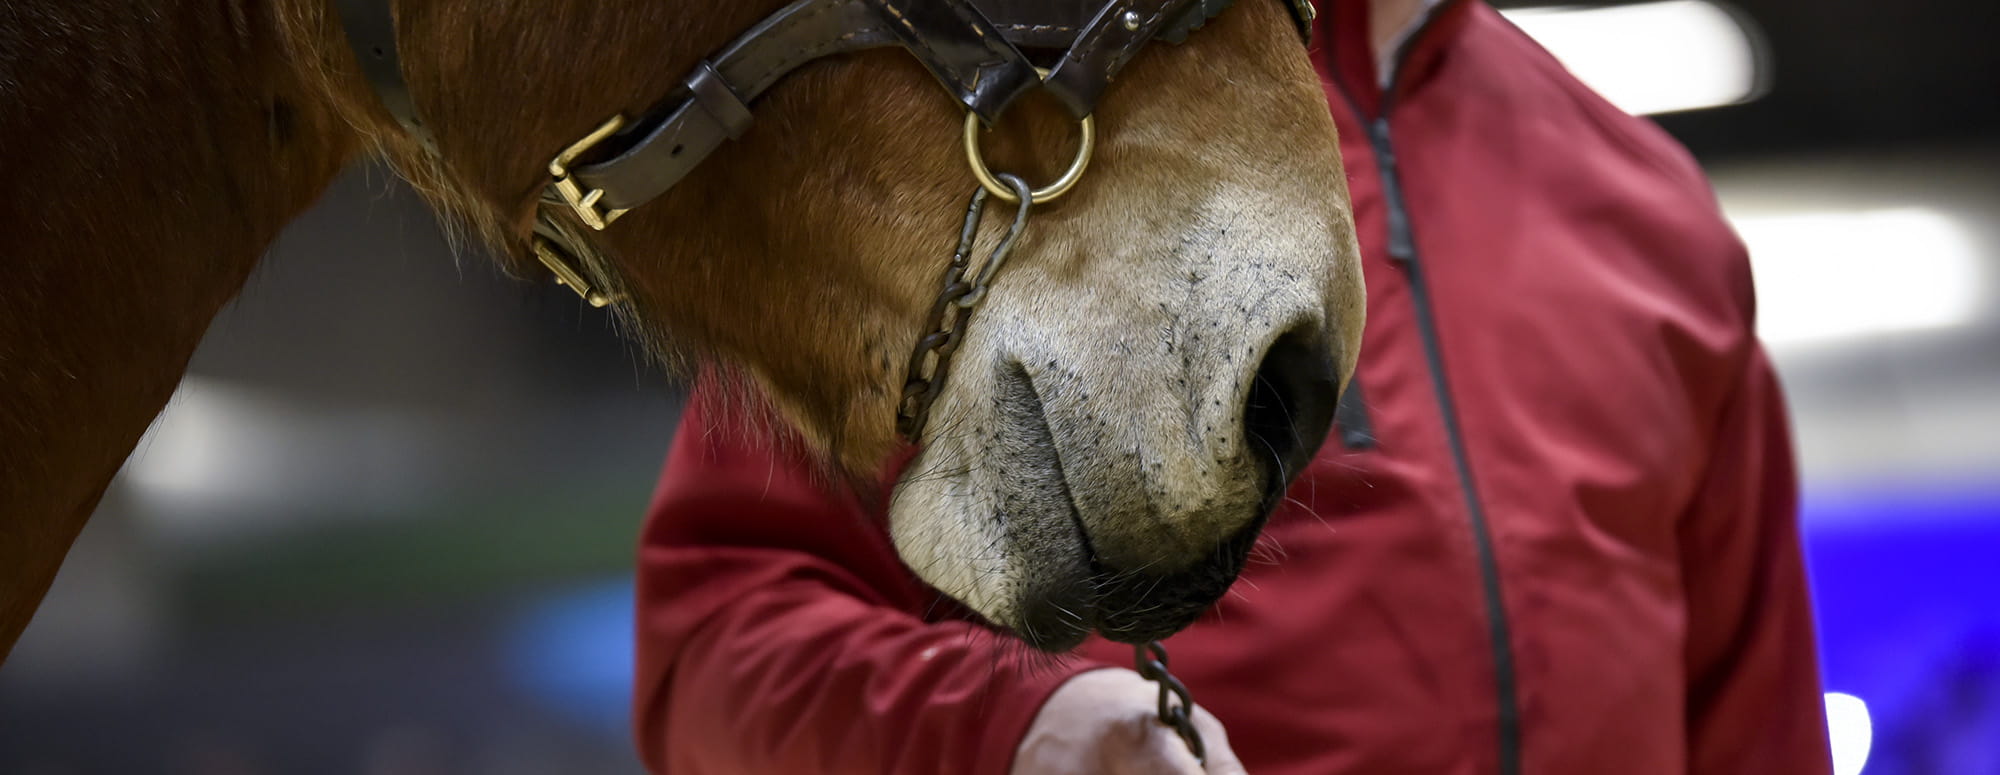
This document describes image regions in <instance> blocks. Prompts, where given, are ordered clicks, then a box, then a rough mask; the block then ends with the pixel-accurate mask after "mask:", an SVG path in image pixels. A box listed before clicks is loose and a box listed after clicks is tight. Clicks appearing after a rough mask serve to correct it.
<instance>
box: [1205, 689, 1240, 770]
mask: <svg viewBox="0 0 2000 775" xmlns="http://www.w3.org/2000/svg"><path fill="white" fill-rule="evenodd" d="M1194 730H1195V731H1196V732H1199V733H1201V742H1202V747H1204V748H1206V749H1208V762H1207V766H1208V769H1206V770H1204V772H1206V773H1207V775H1249V773H1248V771H1246V770H1244V769H1243V761H1242V760H1240V759H1238V758H1236V750H1235V749H1233V748H1230V747H1229V733H1228V732H1227V731H1226V730H1224V729H1223V728H1222V721H1221V720H1220V719H1217V718H1216V717H1215V714H1212V713H1209V712H1208V711H1207V710H1206V709H1204V708H1202V707H1201V706H1199V705H1197V706H1195V709H1194Z"/></svg>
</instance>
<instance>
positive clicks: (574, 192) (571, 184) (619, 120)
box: [537, 116, 625, 306]
mask: <svg viewBox="0 0 2000 775" xmlns="http://www.w3.org/2000/svg"><path fill="white" fill-rule="evenodd" d="M624 126H625V117H624V116H612V117H611V120H609V121H606V122H604V123H603V124H601V125H599V126H598V127H597V128H596V129H593V130H591V132H590V134H587V135H584V136H583V139H581V140H578V141H576V142H575V143H572V144H570V146H569V147H568V148H564V149H563V150H562V153H558V154H556V157H555V158H554V159H551V160H550V161H549V175H550V176H551V177H553V178H555V181H554V184H553V185H555V187H556V193H557V194H559V195H561V196H562V198H563V201H564V202H566V203H568V204H569V209H570V210H572V211H574V212H575V213H576V217H577V218H579V219H581V220H582V221H583V225H585V226H589V227H590V228H592V229H595V230H597V231H604V227H606V226H609V225H611V222H612V221H615V220H618V216H621V215H624V214H625V211H624V210H599V209H598V208H597V200H598V199H601V198H603V197H604V189H601V188H593V189H591V190H589V191H584V190H583V187H582V186H579V185H577V184H576V180H575V179H573V178H571V177H570V176H569V165H570V162H573V161H576V157H578V156H582V155H583V152H584V151H588V150H590V147H591V146H593V145H596V144H597V143H598V141H600V140H603V139H604V138H606V137H610V136H611V134H612V133H613V132H616V131H618V130H619V129H622V128H624ZM537 253H539V251H537ZM542 261H543V263H547V262H548V259H546V258H544V259H542ZM551 268H553V267H551ZM556 274H558V275H560V274H562V273H561V272H557V273H556ZM572 274H574V273H572ZM598 306H603V305H598Z"/></svg>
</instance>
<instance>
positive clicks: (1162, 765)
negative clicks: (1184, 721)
mask: <svg viewBox="0 0 2000 775" xmlns="http://www.w3.org/2000/svg"><path fill="white" fill-rule="evenodd" d="M1145 730H1146V733H1145V737H1144V738H1142V739H1141V740H1140V741H1139V746H1138V750H1136V751H1134V753H1135V754H1136V755H1135V756H1133V757H1132V764H1133V765H1134V766H1133V767H1132V769H1131V772H1133V773H1135V775H1137V774H1139V773H1143V774H1144V775H1154V773H1160V774H1161V775H1204V770H1203V769H1202V766H1201V760H1200V759H1196V758H1194V752H1193V751H1189V750H1188V747H1187V743H1186V742H1184V741H1182V740H1181V737H1180V735H1178V734H1175V733H1174V730H1173V727H1169V726H1167V725H1165V724H1162V723H1160V722H1158V721H1157V720H1152V719H1148V720H1147V721H1146V726H1145Z"/></svg>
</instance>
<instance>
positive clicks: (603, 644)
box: [0, 0, 2000, 775]
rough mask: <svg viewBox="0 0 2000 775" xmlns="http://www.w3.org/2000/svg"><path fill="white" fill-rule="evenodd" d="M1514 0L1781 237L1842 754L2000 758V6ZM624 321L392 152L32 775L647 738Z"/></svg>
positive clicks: (14, 667) (280, 769) (325, 233)
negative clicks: (635, 694) (524, 262)
mask: <svg viewBox="0 0 2000 775" xmlns="http://www.w3.org/2000/svg"><path fill="white" fill-rule="evenodd" d="M1499 5H1501V6H1502V7H1503V8H1504V9H1506V10H1507V12H1508V13H1509V15H1510V16H1511V17H1512V18H1514V19H1515V21H1516V22H1517V23H1518V24H1520V25H1522V26H1523V28H1524V29H1527V30H1528V31H1529V32H1530V34H1533V35H1535V36H1536V37H1537V38H1538V39H1540V40H1542V41H1543V42H1544V44H1545V45H1547V46H1548V47H1549V48H1550V49H1551V50H1552V51H1554V52H1555V53H1556V54H1557V55H1558V57H1560V58H1561V59H1563V61H1564V62H1565V63H1566V64H1567V65H1569V66H1570V68H1571V69H1572V70H1573V71H1575V72H1577V73H1578V74H1579V75H1580V76H1581V77H1583V78H1584V80H1585V81H1586V82H1588V83H1590V84H1592V85H1593V86H1594V87H1596V88H1598V89H1599V90H1600V91H1601V92H1603V93H1605V94H1606V96H1608V97H1610V98H1611V99H1612V100H1613V101H1614V102H1617V103H1618V104H1620V105H1621V106H1624V107H1626V108H1627V109H1628V110H1632V111H1634V112H1639V113H1647V114H1652V115H1654V116H1655V118H1656V120H1658V121H1659V122H1660V123H1661V124H1662V125H1663V126H1665V127H1666V128H1667V129H1668V130H1669V131H1671V132H1672V133H1673V134H1674V135H1675V136H1677V137H1679V138H1680V139H1681V140H1682V141H1683V142H1685V143H1686V144H1687V145H1688V146H1689V147H1690V148H1691V149H1693V151H1694V152H1695V154H1696V155H1697V156H1698V157H1699V158H1700V159H1701V160H1702V162H1703V164H1704V165H1705V166H1706V167H1707V168H1708V171H1709V173H1710V174H1711V176H1712V177H1713V180H1714V183H1715V186H1716V188H1717V191H1718V193H1719V194H1720V196H1721V200H1722V202H1723V205H1724V207H1725V209H1726V210H1727V211H1728V213H1729V215H1730V217H1731V219H1732V220H1733V221H1734V222H1735V224H1736V226H1737V229H1738V231H1739V232H1740V233H1741V234H1742V235H1743V237H1744V239H1745V240H1746V241H1747V242H1748V243H1749V245H1750V248H1751V255H1752V259H1753V262H1754V265H1755V266H1754V269H1755V271H1756V275H1757V281H1758V290H1759V293H1760V297H1761V301H1760V305H1761V312H1760V314H1761V317H1762V326H1763V331H1762V333H1763V334H1764V336H1765V337H1766V339H1767V341H1768V342H1769V343H1770V346H1771V348H1772V351H1773V353H1774V354H1775V357H1776V359H1777V361H1778V365H1779V367H1780V370H1781V372H1782V373H1783V377H1784V379H1785V382H1786V387H1787V389H1788V390H1789V392H1790V397H1791V401H1792V410H1793V419H1794V424H1795V427H1796V431H1797V437H1798V444H1799V450H1800V454H1801V458H1802V465H1803V468H1804V477H1805V506H1804V514H1803V524H1804V530H1805V536H1806V542H1807V552H1808V560H1809V563H1810V570H1811V574H1812V580H1813V585H1814V590H1815V595H1816V597H1817V599H1818V603H1819V621H1820V628H1821V639H1822V643H1823V649H1824V657H1823V659H1824V663H1825V664H1824V671H1825V674H1826V679H1827V681H1826V688H1827V691H1828V696H1827V708H1828V714H1829V720H1830V722H1831V724H1832V735H1833V738H1834V746H1835V752H1836V759H1837V760H1838V764H1839V771H1840V772H1841V773H1842V774H1843V775H1853V774H1854V773H1860V772H1864V771H1865V772H1867V773H1869V774H1870V775H1897V774H1911V775H1914V774H1931V773H1952V774H1953V775H1963V774H1966V773H2000V336H1996V334H2000V304H1996V303H1995V302H1996V300H2000V46H1994V45H1992V44H1991V36H1992V35H1993V33H1994V31H1995V30H2000V24H1996V22H2000V11H1996V7H1995V6H1993V5H1991V4H1989V3H1980V2H1952V1H1950V0H1903V1H1902V2H1897V3H1881V2H1874V1H1873V0H1742V1H1741V2H1740V3H1738V4H1735V5H1730V6H1721V5H1716V4H1713V3H1709V2H1701V1H1699V0H1669V1H1668V2H1649V3H1593V4H1584V5H1573V6H1564V7H1561V8H1532V7H1530V5H1531V4H1527V3H1512V2H1503V3H1499ZM357 310H365V311H366V314H357V312H356V311H357ZM607 320H608V319H607V318H606V317H605V316H603V315H601V314H599V313H596V312H593V311H591V310H588V309H587V308H584V307H582V306H581V305H580V304H579V303H578V302H577V300H576V299H575V297H574V296H573V295H571V294H570V293H569V292H568V291H567V290H564V289H562V288H559V287H555V286H553V285H547V284H541V283H523V282H516V281H511V280H506V279H503V278H500V277H498V276H497V273H496V271H495V270H494V269H493V268H492V265H491V264H490V263H489V262H487V261H485V260H484V259H483V258H482V257H479V256H464V257H462V258H458V259H454V258H453V257H452V255H451V253H450V251H449V250H448V249H447V248H446V246H445V244H444V242H443V240H442V238H441V237H440V235H439V233H438V231H437V228H436V225H435V224H434V223H433V222H432V220H431V218H430V216H429V214H428V213H427V211H426V210H425V209H424V207H423V205H422V203H421V202H419V201H418V200H417V199H416V197H415V196H414V195H412V194H410V193H409V192H408V191H406V190H405V189H403V188H401V187H400V185H398V184H396V183H395V182H394V181H393V180H391V179H390V178H389V176H387V175H386V174H385V173H383V172H382V171H381V170H379V169H376V168H362V169H357V170H354V171H352V173H351V174H350V175H349V176H347V177H346V178H345V179H343V180H342V181H341V182H340V183H338V184H337V185H336V186H335V187H334V188H333V189H332V190H331V191H330V192H329V193H328V194H327V196H326V198H325V200H324V201H323V202H322V203H321V204H320V205H319V206H318V207H317V208H316V209H314V210H313V211H312V212H310V213H308V214H307V215H306V216H305V217H304V218H302V219H300V220H299V221H298V222H297V223H295V224H294V225H293V226H292V227H291V229H290V230H289V231H288V232H287V233H286V235H285V236H284V237H283V238H282V239H281V240H280V241H279V242H278V244H277V245H276V246H275V247H274V248H273V249H272V252H271V255H270V257H269V258H268V260H266V262H265V263H264V265H263V267H262V268H261V269H260V270H259V271H258V273H257V275H256V276H255V277H254V278H253V279H252V281H251V283H250V286H249V287H248V288H247V289H246V290H245V292H244V293H243V295H242V297H241V299H240V300H239V301H238V302H237V303H236V304H235V305H233V306H232V307H231V308H230V309H229V310H228V311H227V312H226V313H225V314H224V315H223V316H222V318H221V319H219V320H218V321H217V322H216V324H215V326H214V328H213V329H212V330H211V331H210V332H209V335H208V338H207V340H206V342H205V343H204V345H203V347H202V350H201V351H200V353H199V354H198V355H197V356H196V358H195V362H194V367H193V370H192V371H191V372H190V374H189V376H188V378H187V380H186V382H185V383H184V385H183V387H182V391H181V394H180V396H179V397H177V398H176V399H175V401H174V403H173V405H172V406H171V407H170V408H169V409H168V411H167V412H166V414H165V415H164V416H163V417H162V418H161V419H160V421H159V422H158V423H157V424H156V425H155V427H154V429H153V431H152V433H151V434H150V435H149V437H148V438H147V440H146V442H145V443H143V444H142V445H141V447H140V449H139V451H138V452H137V453H135V454H134V455H133V457H132V459H131V460H130V461H129V462H128V463H127V465H126V467H125V470H124V472H123V473H122V474H121V476H120V478H119V480H118V482H117V483H116V484H115V485H114V486H113V488H112V489H111V491H110V493H109V494H108V495H107V496H106V498H105V500H104V503H103V506H102V508H101V509H100V511H99V513H98V515H97V517H96V519H95V520H94V521H93V522H92V523H91V525H90V527H89V528H88V529H87V530H86V531H85V533H84V535H83V538H82V540H80V541H79V542H78V544H77V546H76V548H75V550H74V551H73V552H72V553H71V555H70V557H69V560H68V564H67V565H66V566H65V567H64V569H63V573H62V575H61V577H60V578H59V579H58V580H57V582H56V585H55V588H54V590H53V591H52V592H51V594H50V595H49V597H48V599H47V601H46V603H45V604H44V606H43V608H42V610H41V613H40V615H39V616H38V618H37V619H36V620H35V622H34V624H33V626H32V627H31V628H30V629H29V631H28V633H27V634H26V636H25V637H24V638H23V639H22V640H21V642H20V644H19V645H18V646H17V647H16V648H15V650H14V653H13V656H12V658H11V659H10V660H9V661H8V662H7V663H6V665H5V666H4V668H0V773H20V774H21V775H74V774H79V773H109V772H119V773H154V772H159V773H200V774H202V775H210V774H214V775H224V774H227V775H261V774H262V773H308V774H310V773H364V774H366V775H390V774H395V775H405V774H407V775H416V774H419V773H423V774H429V773H494V774H502V775H504V774H509V773H547V772H563V773H589V774H594V773H604V774H607V775H611V774H618V773H636V772H638V771H639V768H638V766H637V764H636V763H635V762H634V758H633V755H632V753H631V746H630V743H629V742H628V740H627V732H626V726H625V713H626V702H627V696H626V691H627V690H626V686H627V683H628V682H629V677H630V676H629V674H630V659H631V644H630V637H631V634H630V633H631V625H630V615H631V614H630V606H631V567H632V556H633V552H634V548H635V538H636V532H637V529H638V525H639V520H640V518H641V515H642V512H643V509H644V506H645V502H646V499H647V496H648V494H649V492H650V490H651V487H652V485H653V478H654V475H655V473H656V471H657V468H658V465H659V463H660V461H661V460H662V458H663V455H664V452H665V449H666V446H667V444H668V442H669V440H670V435H671V433H672V430H673V426H674V421H675V416H676V411H677V405H678V394H677V392H676V390H675V389H674V388H673V386H672V385H671V384H670V382H669V380H668V379H667V377H666V376H665V375H663V374H660V373H658V372H657V371H655V370H653V369H651V368H650V367H648V366H646V365H644V363H643V361H642V359H640V358H638V357H637V356H636V354H635V353H634V352H633V351H632V350H631V348H629V347H628V346H627V345H625V344H624V343H622V342H621V341H620V340H619V339H617V338H616V336H614V335H613V332H612V331H611V330H610V329H609V326H608V323H607Z"/></svg>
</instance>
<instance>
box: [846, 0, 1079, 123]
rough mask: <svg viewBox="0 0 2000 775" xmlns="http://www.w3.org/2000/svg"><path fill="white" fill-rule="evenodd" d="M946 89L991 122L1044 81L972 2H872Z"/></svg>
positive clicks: (882, 0) (890, 28)
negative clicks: (1017, 99)
mask: <svg viewBox="0 0 2000 775" xmlns="http://www.w3.org/2000/svg"><path fill="white" fill-rule="evenodd" d="M869 4H870V5H872V6H874V7H875V10H876V12H877V13H879V14H880V15H881V17H882V19H883V20H884V21H886V22H887V23H888V25H889V30H890V31H891V32H893V33H895V35H896V37H897V38H898V39H899V40H900V41H901V42H902V44H903V48H906V49H909V51H910V53H911V54H912V55H914V56H916V58H917V61H920V62H923V63H924V67H927V68H929V69H930V71H931V74H932V75H935V76H937V79H938V82H939V83H942V84H944V87H945V90H947V91H950V92H951V93H952V96H954V97H956V98H958V101H959V102H960V103H962V104H964V105H965V108H966V109H967V110H970V111H972V112H974V113H977V114H979V118H980V120H982V121H985V122H986V123H988V124H991V123H993V122H994V121H995V120H997V119H999V118H1000V113H1001V112H1002V111H1005V110H1006V109H1007V106H1008V105H1011V104H1013V103H1014V100H1015V99H1016V98H1018V97H1020V96H1021V95H1022V94H1025V93H1027V91H1028V90H1029V89H1033V88H1035V86H1036V85H1037V84H1039V83H1040V82H1041V76H1040V75H1038V74H1036V72H1035V65H1034V63H1032V62H1029V61H1028V57H1027V56H1026V55H1024V54H1022V53H1021V51H1020V49H1017V48H1014V44H1012V43H1009V42H1007V39H1006V38H1004V37H1002V36H1001V34H1000V30H998V29H995V28H994V26H993V23H992V22H989V21H987V20H986V16H985V15H984V14H981V13H980V12H979V10H978V9H976V8H973V7H972V5H971V4H970V3H968V2H966V0H869Z"/></svg>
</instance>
